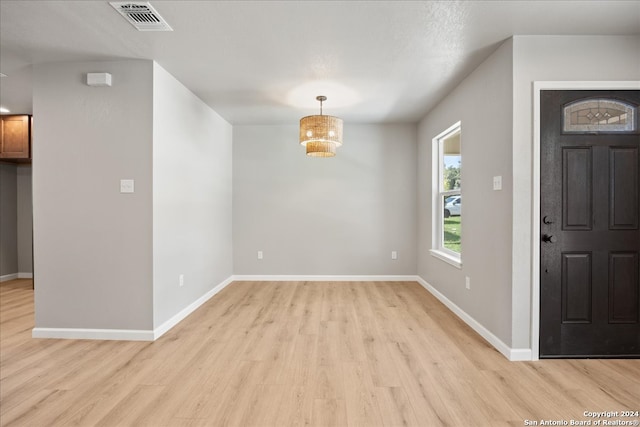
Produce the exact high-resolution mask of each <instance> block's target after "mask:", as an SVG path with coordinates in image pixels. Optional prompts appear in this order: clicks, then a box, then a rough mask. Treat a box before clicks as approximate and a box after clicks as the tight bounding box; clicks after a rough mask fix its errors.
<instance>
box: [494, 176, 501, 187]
mask: <svg viewBox="0 0 640 427" xmlns="http://www.w3.org/2000/svg"><path fill="white" fill-rule="evenodd" d="M493 189H494V190H502V176H494V177H493Z"/></svg>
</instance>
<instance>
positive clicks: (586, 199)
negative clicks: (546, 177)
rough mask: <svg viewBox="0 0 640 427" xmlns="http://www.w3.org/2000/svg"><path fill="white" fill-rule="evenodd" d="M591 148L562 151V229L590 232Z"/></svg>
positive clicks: (591, 191)
mask: <svg viewBox="0 0 640 427" xmlns="http://www.w3.org/2000/svg"><path fill="white" fill-rule="evenodd" d="M591 157H592V153H591V147H578V148H564V149H563V150H562V160H563V168H562V170H563V174H562V212H563V215H562V229H563V230H591V218H592V217H593V213H592V212H591V194H592V193H593V182H592V181H591Z"/></svg>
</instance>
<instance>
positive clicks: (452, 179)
mask: <svg viewBox="0 0 640 427" xmlns="http://www.w3.org/2000/svg"><path fill="white" fill-rule="evenodd" d="M442 143H443V144H442V161H443V164H442V189H443V190H444V191H451V190H459V189H460V185H461V182H460V133H459V132H458V133H457V134H455V135H451V136H449V137H447V139H445V140H443V141H442Z"/></svg>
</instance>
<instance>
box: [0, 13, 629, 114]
mask: <svg viewBox="0 0 640 427" xmlns="http://www.w3.org/2000/svg"><path fill="white" fill-rule="evenodd" d="M151 4H152V5H153V6H154V7H155V8H156V10H157V11H158V12H159V13H160V14H161V15H162V16H163V17H164V18H165V19H166V20H167V21H168V23H169V24H170V25H171V26H172V27H173V29H174V31H173V32H138V31H136V30H135V29H134V28H133V27H132V26H131V25H130V24H129V23H128V22H126V21H125V20H124V18H123V17H122V16H120V15H119V14H118V13H117V12H116V11H115V10H114V9H113V8H112V7H111V6H110V5H109V3H108V2H107V1H23V0H21V1H7V0H1V1H0V71H1V72H2V73H5V74H7V75H8V77H4V78H2V79H1V80H0V85H1V86H0V103H1V104H2V105H3V106H6V107H8V108H10V109H11V110H12V112H16V113H18V112H30V111H31V71H30V70H31V65H33V64H39V63H43V62H49V61H75V60H111V59H120V58H144V59H153V60H155V61H157V62H158V63H159V64H160V65H161V66H162V67H164V68H165V69H166V70H167V71H169V72H170V73H171V74H173V75H174V76H175V77H176V78H178V80H180V81H181V82H183V83H184V84H185V85H186V86H187V87H189V88H190V89H191V90H192V91H193V92H194V93H196V94H197V95H198V96H199V97H200V98H202V99H203V100H204V101H205V102H206V103H207V104H209V105H210V106H211V107H212V108H213V109H215V110H216V111H217V112H218V113H219V114H220V115H222V116H223V117H224V118H225V119H227V120H228V121H230V122H231V123H233V124H276V123H277V124H282V123H292V124H293V123H297V121H298V119H299V118H300V117H301V116H302V115H305V114H309V113H313V112H314V111H317V107H318V104H317V102H316V101H315V96H316V95H320V94H322V95H326V96H327V97H328V100H327V101H326V103H325V105H324V107H325V109H324V111H325V113H326V114H332V115H338V116H341V117H342V118H344V119H345V120H347V121H351V122H414V121H417V120H419V119H420V118H422V117H423V116H424V115H425V113H426V112H427V111H428V110H429V109H431V108H432V107H433V106H434V105H435V104H436V103H437V102H438V101H439V100H440V99H441V98H442V97H443V96H444V95H445V94H446V93H447V92H448V91H450V90H451V89H452V88H453V87H455V85H457V84H458V83H459V82H460V81H461V80H462V79H463V78H464V77H465V76H466V75H467V74H469V73H470V72H471V71H472V70H473V69H474V68H475V67H477V66H478V65H479V64H480V63H481V62H482V61H483V60H484V59H485V58H486V57H487V56H488V55H489V54H491V52H493V51H494V50H495V49H496V48H497V47H498V46H499V45H500V43H502V42H503V41H504V40H505V39H507V38H509V37H510V36H512V35H537V34H548V35H565V34H575V35H586V34H598V35H599V34H608V35H621V34H627V35H630V34H634V35H637V34H640V0H638V1H612V0H609V1H151ZM114 82H115V84H117V76H114ZM20 110H22V111H20Z"/></svg>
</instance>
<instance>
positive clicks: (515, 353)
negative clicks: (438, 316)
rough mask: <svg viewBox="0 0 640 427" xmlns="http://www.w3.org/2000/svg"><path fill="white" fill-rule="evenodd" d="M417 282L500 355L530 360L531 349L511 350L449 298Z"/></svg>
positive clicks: (427, 284) (423, 281)
mask: <svg viewBox="0 0 640 427" xmlns="http://www.w3.org/2000/svg"><path fill="white" fill-rule="evenodd" d="M417 282H418V283H420V284H421V285H422V286H423V287H424V288H425V289H426V290H427V291H429V292H430V293H431V294H433V296H435V297H436V298H437V299H438V300H440V302H441V303H443V304H444V305H445V306H447V308H449V310H451V311H453V313H454V314H455V315H456V316H458V317H459V318H460V319H462V321H463V322H464V323H466V324H467V325H469V326H470V327H471V329H473V330H474V331H476V332H477V333H478V334H479V335H480V336H481V337H482V338H484V339H485V340H486V341H487V342H488V343H489V344H491V345H492V346H493V347H495V349H496V350H498V351H499V352H500V353H502V354H503V355H504V356H505V357H506V358H507V359H509V360H511V361H521V360H531V349H528V348H511V347H509V346H508V345H506V344H505V343H504V342H502V340H501V339H500V338H498V337H497V336H495V335H494V334H493V333H492V332H491V331H489V330H488V329H487V328H485V327H484V326H482V324H480V322H478V321H477V320H476V319H474V318H473V317H471V316H470V315H469V314H467V312H465V311H464V310H463V309H461V308H460V307H458V306H457V305H456V304H454V303H453V301H451V300H450V299H449V298H447V297H446V296H444V295H443V294H441V293H440V292H439V291H438V290H437V289H436V288H434V287H433V286H431V285H430V284H429V283H427V281H425V280H424V279H423V278H422V277H419V276H418V278H417Z"/></svg>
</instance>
